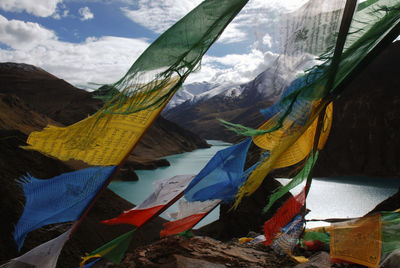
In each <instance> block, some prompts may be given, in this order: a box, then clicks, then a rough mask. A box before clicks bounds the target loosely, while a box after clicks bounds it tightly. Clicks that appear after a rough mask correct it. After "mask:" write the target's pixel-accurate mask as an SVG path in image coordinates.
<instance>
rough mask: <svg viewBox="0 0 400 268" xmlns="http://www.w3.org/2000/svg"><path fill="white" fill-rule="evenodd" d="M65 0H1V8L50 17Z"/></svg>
mask: <svg viewBox="0 0 400 268" xmlns="http://www.w3.org/2000/svg"><path fill="white" fill-rule="evenodd" d="M62 1H63V0H1V1H0V8H1V9H3V10H5V11H11V12H22V11H26V12H27V13H30V14H33V15H35V16H38V17H49V16H51V15H53V14H54V13H55V11H56V8H57V4H58V3H61V2H62Z"/></svg>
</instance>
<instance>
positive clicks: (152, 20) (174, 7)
mask: <svg viewBox="0 0 400 268" xmlns="http://www.w3.org/2000/svg"><path fill="white" fill-rule="evenodd" d="M201 2H202V0H158V1H148V0H139V1H138V3H137V5H138V8H137V9H129V8H128V7H125V8H122V9H121V10H122V11H123V13H124V14H125V16H127V17H128V18H129V19H131V20H132V21H134V22H136V23H138V24H140V25H142V26H144V27H146V28H148V29H150V30H152V31H154V32H156V33H163V32H164V31H165V30H167V29H168V28H169V27H171V26H172V25H173V24H174V23H175V22H177V21H178V20H180V19H181V18H182V17H184V16H185V15H186V14H187V13H188V12H189V11H191V10H192V9H193V8H195V7H196V6H197V5H198V4H200V3H201Z"/></svg>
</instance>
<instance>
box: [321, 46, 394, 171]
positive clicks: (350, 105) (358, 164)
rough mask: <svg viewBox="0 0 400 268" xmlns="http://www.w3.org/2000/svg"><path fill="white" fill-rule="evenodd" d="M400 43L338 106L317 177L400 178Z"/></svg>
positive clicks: (361, 77)
mask: <svg viewBox="0 0 400 268" xmlns="http://www.w3.org/2000/svg"><path fill="white" fill-rule="evenodd" d="M399 61H400V42H395V43H393V44H392V45H391V46H389V47H388V48H387V49H386V50H385V51H383V52H382V53H381V54H380V55H379V56H378V57H377V58H375V59H374V60H373V61H372V62H371V63H370V64H369V65H368V66H366V67H365V69H364V70H363V71H362V72H361V73H359V74H358V76H357V77H356V78H355V79H354V80H353V81H352V83H351V84H349V85H348V87H347V88H346V89H345V91H344V92H343V94H342V95H341V97H340V98H339V99H338V100H336V101H335V103H334V109H333V125H332V130H331V133H330V136H329V139H328V142H327V144H326V146H325V149H324V150H323V151H322V152H321V154H320V157H319V160H318V162H317V166H316V170H315V174H316V175H317V176H335V175H363V176H376V177H382V176H387V177H400V81H399V79H398V77H399V68H398V64H399Z"/></svg>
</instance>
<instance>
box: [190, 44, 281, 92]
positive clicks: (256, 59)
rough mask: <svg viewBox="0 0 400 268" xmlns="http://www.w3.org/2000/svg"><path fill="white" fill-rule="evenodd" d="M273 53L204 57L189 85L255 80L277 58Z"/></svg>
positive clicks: (254, 50)
mask: <svg viewBox="0 0 400 268" xmlns="http://www.w3.org/2000/svg"><path fill="white" fill-rule="evenodd" d="M277 56H278V55H277V54H274V53H272V52H266V53H263V52H261V51H259V50H256V49H253V50H252V51H251V52H250V53H246V54H229V55H225V56H223V57H215V56H207V55H206V56H204V58H203V61H202V65H201V68H200V70H199V71H197V72H195V73H193V74H191V75H190V76H189V78H188V80H187V83H193V82H202V81H212V82H213V83H217V84H242V83H246V82H249V81H250V80H252V79H254V78H255V77H256V76H257V75H258V74H260V73H261V72H262V71H264V70H266V69H267V68H268V67H269V66H270V65H271V64H272V63H273V62H274V61H275V59H276V58H277Z"/></svg>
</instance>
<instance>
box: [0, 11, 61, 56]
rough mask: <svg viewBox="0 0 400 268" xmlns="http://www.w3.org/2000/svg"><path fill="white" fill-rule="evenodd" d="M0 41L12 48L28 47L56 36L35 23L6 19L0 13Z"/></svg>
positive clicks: (54, 38) (53, 38)
mask: <svg viewBox="0 0 400 268" xmlns="http://www.w3.org/2000/svg"><path fill="white" fill-rule="evenodd" d="M0 36H1V42H3V43H4V44H6V45H8V46H10V47H12V48H14V49H30V48H32V47H35V46H37V45H39V44H42V43H44V42H47V41H49V40H57V36H56V35H55V33H54V32H53V31H51V30H48V29H46V28H44V27H42V26H40V25H39V24H37V23H33V22H23V21H20V20H7V18H5V17H3V16H1V15H0Z"/></svg>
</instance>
